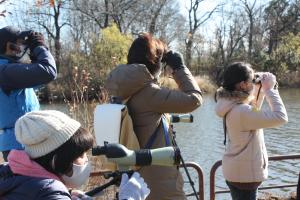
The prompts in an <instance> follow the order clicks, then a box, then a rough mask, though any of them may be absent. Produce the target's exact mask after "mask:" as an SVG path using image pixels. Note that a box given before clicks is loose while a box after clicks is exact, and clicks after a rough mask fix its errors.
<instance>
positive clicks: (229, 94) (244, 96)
mask: <svg viewBox="0 0 300 200" xmlns="http://www.w3.org/2000/svg"><path fill="white" fill-rule="evenodd" d="M216 97H217V99H219V98H224V99H229V100H237V101H239V102H244V101H246V100H248V98H249V97H250V94H248V93H247V92H244V91H228V90H226V89H225V88H223V87H220V88H218V89H217V96H216Z"/></svg>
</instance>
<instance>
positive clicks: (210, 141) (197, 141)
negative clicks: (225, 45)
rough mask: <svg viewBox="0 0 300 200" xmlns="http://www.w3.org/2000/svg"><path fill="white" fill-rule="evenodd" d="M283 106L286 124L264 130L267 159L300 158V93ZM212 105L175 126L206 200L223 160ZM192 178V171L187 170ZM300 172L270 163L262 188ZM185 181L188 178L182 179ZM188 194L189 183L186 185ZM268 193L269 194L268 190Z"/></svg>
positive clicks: (298, 164)
mask: <svg viewBox="0 0 300 200" xmlns="http://www.w3.org/2000/svg"><path fill="white" fill-rule="evenodd" d="M280 94H281V96H282V99H283V102H284V104H285V106H286V108H287V111H288V116H289V122H288V123H287V124H285V125H284V126H281V127H279V128H272V129H265V130H264V132H265V142H266V146H267V150H268V154H269V156H270V155H283V154H300V89H282V90H280ZM214 107H215V102H214V100H213V97H212V96H205V97H204V104H203V106H202V107H200V108H199V109H197V110H196V111H194V112H193V113H192V114H193V115H194V122H193V123H189V124H187V123H176V124H174V127H175V131H176V135H177V143H178V145H179V147H180V149H181V152H182V155H183V158H184V160H185V161H186V162H187V161H193V162H196V163H198V164H199V165H200V166H201V167H202V169H203V171H204V176H205V196H206V198H205V199H209V172H210V168H211V167H212V165H213V164H214V163H215V162H216V161H218V160H220V159H221V158H222V154H223V152H224V145H223V139H224V135H223V125H222V120H221V119H220V118H218V117H217V116H216V115H215V113H214ZM42 108H43V109H46V108H50V109H59V110H63V111H66V107H62V106H61V105H50V106H49V105H44V106H43V107H42ZM190 171H191V173H192V174H193V177H194V174H195V173H194V171H193V170H190ZM299 171H300V160H293V161H280V162H278V161H277V162H270V163H269V180H268V181H265V182H264V185H276V184H295V183H296V182H297V177H298V174H299ZM185 179H186V180H187V178H186V177H185ZM216 185H217V189H226V188H227V187H226V184H225V183H224V179H223V177H222V173H221V168H219V169H218V170H217V177H216ZM185 188H186V190H187V191H191V190H190V186H189V184H188V183H186V184H185ZM294 190H295V188H291V189H277V190H273V192H276V193H279V194H284V193H289V192H290V191H294ZM268 191H269V190H268ZM190 199H193V198H190ZM216 199H218V200H223V199H224V200H226V199H230V198H229V197H228V196H227V195H221V194H218V195H217V196H216Z"/></svg>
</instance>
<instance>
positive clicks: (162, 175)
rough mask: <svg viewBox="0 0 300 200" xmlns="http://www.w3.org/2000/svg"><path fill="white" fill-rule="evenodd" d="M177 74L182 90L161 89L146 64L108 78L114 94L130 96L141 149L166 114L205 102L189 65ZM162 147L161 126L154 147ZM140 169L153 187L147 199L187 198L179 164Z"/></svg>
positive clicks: (126, 67)
mask: <svg viewBox="0 0 300 200" xmlns="http://www.w3.org/2000/svg"><path fill="white" fill-rule="evenodd" d="M173 77H174V79H175V81H176V83H177V84H178V87H179V90H170V89H167V88H161V87H160V86H159V85H158V84H157V82H156V79H155V78H154V77H153V76H152V75H151V74H150V72H149V71H148V69H147V68H146V66H145V65H142V64H131V65H119V66H117V67H116V68H115V69H114V70H113V71H112V72H111V73H110V75H109V77H108V79H107V81H106V84H105V86H106V89H107V90H108V91H109V94H110V95H112V96H118V97H121V98H122V99H127V98H130V99H129V101H128V102H127V105H128V108H129V112H130V115H131V117H132V120H133V125H134V130H135V133H136V134H137V137H138V140H139V143H140V146H141V148H143V147H144V146H145V145H146V143H147V141H148V139H149V137H150V136H151V135H152V134H153V132H154V131H155V129H156V127H157V126H158V125H159V124H160V120H161V117H162V114H163V113H188V112H192V111H193V110H195V109H196V108H198V107H199V106H200V105H201V103H202V97H201V95H200V94H201V92H200V88H199V86H198V85H197V83H196V81H195V80H194V78H193V76H192V74H191V73H190V71H189V70H188V69H187V68H184V69H180V70H178V71H176V72H175V73H174V74H173ZM180 134H184V133H180ZM159 147H165V139H164V136H163V129H162V126H161V125H160V127H159V134H158V136H157V138H156V140H155V142H154V144H153V146H152V148H159ZM139 172H140V173H141V175H142V177H143V178H144V179H145V182H146V183H147V184H148V186H149V187H150V189H151V192H150V195H149V197H148V198H147V200H163V199H165V200H167V199H168V200H177V199H178V200H181V199H186V198H185V196H184V193H183V180H182V176H181V174H180V173H179V171H178V169H177V168H176V167H161V166H148V167H143V168H142V169H141V170H140V171H139Z"/></svg>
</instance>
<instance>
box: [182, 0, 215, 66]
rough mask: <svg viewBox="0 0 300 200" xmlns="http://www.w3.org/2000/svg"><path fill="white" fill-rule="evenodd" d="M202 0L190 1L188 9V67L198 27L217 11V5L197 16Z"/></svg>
mask: <svg viewBox="0 0 300 200" xmlns="http://www.w3.org/2000/svg"><path fill="white" fill-rule="evenodd" d="M203 1H204V0H190V7H189V10H188V13H189V18H188V19H189V21H188V23H189V32H188V37H187V38H186V40H185V45H186V64H187V66H189V67H190V65H191V60H192V47H193V44H194V35H195V33H196V31H197V30H198V29H199V27H200V26H201V25H202V24H204V23H205V22H206V21H207V20H208V19H209V18H210V17H211V16H212V14H213V13H214V12H216V11H217V9H218V7H219V6H220V5H217V6H216V7H215V8H214V9H213V10H211V11H209V12H206V13H205V14H203V15H202V16H200V17H199V16H198V15H199V8H200V3H201V2H203Z"/></svg>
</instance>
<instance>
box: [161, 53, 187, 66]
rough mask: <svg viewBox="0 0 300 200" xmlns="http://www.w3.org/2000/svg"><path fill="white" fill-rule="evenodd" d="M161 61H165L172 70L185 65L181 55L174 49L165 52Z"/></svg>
mask: <svg viewBox="0 0 300 200" xmlns="http://www.w3.org/2000/svg"><path fill="white" fill-rule="evenodd" d="M162 62H165V63H166V64H167V65H169V66H170V67H171V68H172V69H173V70H178V69H181V68H184V67H185V65H184V61H183V57H182V55H181V54H180V53H178V52H175V51H169V52H168V53H166V55H165V56H164V57H163V59H162Z"/></svg>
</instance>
